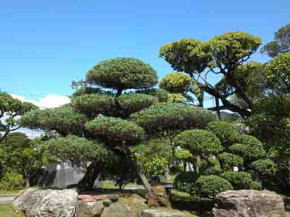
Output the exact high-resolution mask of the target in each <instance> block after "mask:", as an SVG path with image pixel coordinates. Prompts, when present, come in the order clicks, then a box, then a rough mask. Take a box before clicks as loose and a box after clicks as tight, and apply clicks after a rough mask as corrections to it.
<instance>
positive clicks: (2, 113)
mask: <svg viewBox="0 0 290 217" xmlns="http://www.w3.org/2000/svg"><path fill="white" fill-rule="evenodd" d="M34 109H37V106H35V105H34V104H32V103H28V102H21V101H20V100H18V99H15V98H13V97H12V96H10V95H9V94H7V93H5V92H0V141H1V140H3V139H4V138H5V137H6V136H7V135H8V134H9V133H10V132H11V131H15V130H17V129H19V128H20V126H19V124H18V122H17V120H16V118H17V117H19V116H21V115H23V114H25V113H26V112H28V111H31V110H34Z"/></svg>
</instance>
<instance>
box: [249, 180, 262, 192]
mask: <svg viewBox="0 0 290 217" xmlns="http://www.w3.org/2000/svg"><path fill="white" fill-rule="evenodd" d="M250 189H252V190H262V189H263V187H262V184H261V183H260V182H256V181H253V182H251V184H250Z"/></svg>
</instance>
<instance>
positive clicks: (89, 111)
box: [72, 93, 158, 117]
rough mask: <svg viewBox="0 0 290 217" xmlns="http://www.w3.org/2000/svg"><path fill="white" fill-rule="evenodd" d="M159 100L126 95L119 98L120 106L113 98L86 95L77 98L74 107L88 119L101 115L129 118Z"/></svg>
mask: <svg viewBox="0 0 290 217" xmlns="http://www.w3.org/2000/svg"><path fill="white" fill-rule="evenodd" d="M157 102H158V98H157V97H154V96H150V95H146V94H141V93H132V94H124V95H121V96H120V97H118V103H119V104H118V105H117V104H116V102H115V99H114V97H113V96H110V95H100V94H85V95H81V96H79V97H75V98H74V99H73V101H72V105H73V107H74V108H75V110H76V111H77V112H79V113H83V114H85V115H86V116H88V117H97V116H98V115H99V114H102V115H107V116H114V117H118V116H122V117H128V116H129V115H130V114H132V113H134V112H137V111H140V110H142V109H144V108H147V107H149V106H150V105H152V104H154V103H157Z"/></svg>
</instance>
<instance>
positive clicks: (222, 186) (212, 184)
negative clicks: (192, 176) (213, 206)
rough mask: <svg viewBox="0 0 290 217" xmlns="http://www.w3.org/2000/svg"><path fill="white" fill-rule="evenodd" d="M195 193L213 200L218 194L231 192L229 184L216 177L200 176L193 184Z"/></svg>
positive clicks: (231, 188)
mask: <svg viewBox="0 0 290 217" xmlns="http://www.w3.org/2000/svg"><path fill="white" fill-rule="evenodd" d="M195 190H196V193H197V194H198V195H199V196H201V197H208V198H213V197H215V196H216V195H217V194H218V193H220V192H223V191H227V190H233V186H232V185H231V183H230V182H229V181H228V180H226V179H223V178H222V177H219V176H216V175H209V176H200V177H199V178H198V180H197V181H196V183H195Z"/></svg>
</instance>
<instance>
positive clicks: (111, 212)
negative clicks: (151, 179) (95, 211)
mask: <svg viewBox="0 0 290 217" xmlns="http://www.w3.org/2000/svg"><path fill="white" fill-rule="evenodd" d="M101 217H132V214H131V212H130V209H129V208H128V207H127V206H126V205H124V204H122V203H119V202H117V203H113V204H111V205H110V206H109V207H106V208H105V209H104V211H103V213H102V215H101Z"/></svg>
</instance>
